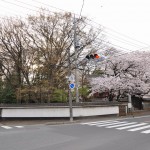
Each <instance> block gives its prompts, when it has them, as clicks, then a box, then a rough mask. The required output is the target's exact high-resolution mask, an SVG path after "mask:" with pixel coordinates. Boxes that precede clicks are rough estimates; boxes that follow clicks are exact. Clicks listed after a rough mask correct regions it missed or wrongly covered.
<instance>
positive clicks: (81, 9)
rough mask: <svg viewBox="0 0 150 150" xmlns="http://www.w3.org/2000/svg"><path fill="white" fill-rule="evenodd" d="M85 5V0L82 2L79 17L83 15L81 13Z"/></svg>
mask: <svg viewBox="0 0 150 150" xmlns="http://www.w3.org/2000/svg"><path fill="white" fill-rule="evenodd" d="M83 7H84V0H83V2H82V7H81V10H80V15H79V18H80V17H81V14H82V10H83Z"/></svg>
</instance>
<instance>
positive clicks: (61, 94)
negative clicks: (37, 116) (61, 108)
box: [51, 89, 67, 103]
mask: <svg viewBox="0 0 150 150" xmlns="http://www.w3.org/2000/svg"><path fill="white" fill-rule="evenodd" d="M51 102H52V103H65V102H67V92H65V91H64V90H61V89H55V90H54V93H53V94H52V99H51Z"/></svg>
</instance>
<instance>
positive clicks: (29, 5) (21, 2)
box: [4, 0, 125, 49]
mask: <svg viewBox="0 0 150 150" xmlns="http://www.w3.org/2000/svg"><path fill="white" fill-rule="evenodd" d="M15 1H18V2H20V1H19V0H15ZM4 2H6V3H10V4H13V5H16V6H19V7H22V8H25V9H28V10H32V11H36V12H40V11H37V10H33V9H30V8H28V7H24V6H21V5H17V4H14V3H12V2H8V1H6V0H5V1H4ZM20 3H23V4H26V5H28V6H31V5H29V4H27V3H24V2H20ZM34 7H36V8H38V9H39V7H37V6H34ZM49 12H51V11H49ZM53 13H54V12H53ZM113 45H115V44H113ZM115 46H117V45H115ZM117 47H118V46H117ZM119 47H120V46H119ZM123 49H125V48H123Z"/></svg>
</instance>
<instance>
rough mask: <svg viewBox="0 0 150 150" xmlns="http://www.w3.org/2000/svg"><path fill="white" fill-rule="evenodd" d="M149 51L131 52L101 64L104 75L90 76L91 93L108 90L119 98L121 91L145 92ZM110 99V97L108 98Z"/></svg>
mask: <svg viewBox="0 0 150 150" xmlns="http://www.w3.org/2000/svg"><path fill="white" fill-rule="evenodd" d="M149 58H150V52H138V51H137V52H131V53H129V54H125V55H121V56H118V57H117V56H113V57H110V58H108V59H107V60H106V61H104V62H103V63H102V64H101V68H102V66H103V68H104V69H105V71H104V72H105V75H103V76H100V77H96V78H90V84H91V87H92V93H93V94H94V93H96V92H99V93H100V92H104V91H109V95H112V94H115V95H116V97H117V99H118V100H119V98H120V96H121V95H122V94H123V93H130V94H131V95H134V94H145V93H148V92H149V88H150V67H149V66H150V59H149ZM109 100H111V99H109Z"/></svg>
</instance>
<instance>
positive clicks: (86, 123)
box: [81, 120, 118, 125]
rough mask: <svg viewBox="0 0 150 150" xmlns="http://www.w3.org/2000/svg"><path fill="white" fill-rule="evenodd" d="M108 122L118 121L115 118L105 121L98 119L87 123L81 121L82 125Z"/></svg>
mask: <svg viewBox="0 0 150 150" xmlns="http://www.w3.org/2000/svg"><path fill="white" fill-rule="evenodd" d="M107 122H118V121H115V120H105V121H96V122H86V123H81V124H82V125H84V124H96V123H107Z"/></svg>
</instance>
